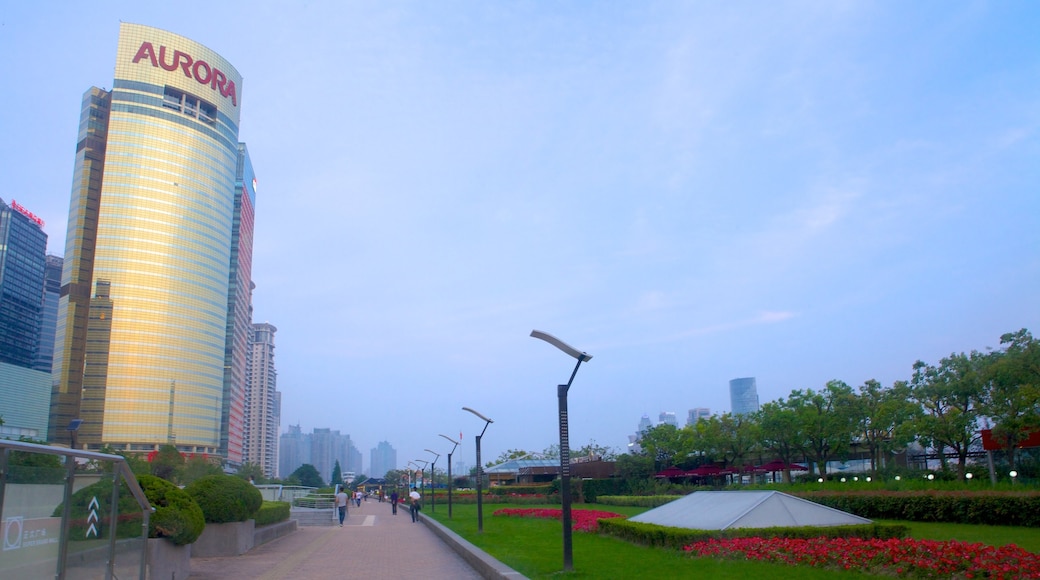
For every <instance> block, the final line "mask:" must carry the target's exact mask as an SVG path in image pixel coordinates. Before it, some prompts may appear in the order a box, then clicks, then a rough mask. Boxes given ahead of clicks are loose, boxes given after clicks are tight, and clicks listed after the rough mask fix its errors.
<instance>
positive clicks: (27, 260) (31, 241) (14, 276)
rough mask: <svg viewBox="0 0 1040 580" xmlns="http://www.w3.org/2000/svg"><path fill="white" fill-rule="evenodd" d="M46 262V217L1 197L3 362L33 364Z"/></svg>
mask: <svg viewBox="0 0 1040 580" xmlns="http://www.w3.org/2000/svg"><path fill="white" fill-rule="evenodd" d="M46 263H47V234H45V233H44V232H43V220H41V219H40V218H38V217H36V216H35V215H34V214H33V213H32V212H30V211H29V210H27V209H25V208H24V207H22V206H21V205H20V204H19V203H18V202H17V201H12V202H11V204H10V205H8V204H7V203H5V202H4V200H3V199H0V362H3V363H8V364H12V365H15V366H19V367H23V368H34V365H35V363H36V355H37V351H38V350H39V347H40V330H41V328H42V325H43V292H44V272H45V270H46ZM47 371H48V372H49V371H50V368H48V369H47Z"/></svg>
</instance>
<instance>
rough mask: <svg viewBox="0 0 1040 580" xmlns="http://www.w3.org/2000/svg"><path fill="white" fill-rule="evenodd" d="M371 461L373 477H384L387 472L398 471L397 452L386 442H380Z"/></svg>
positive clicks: (371, 474) (371, 456) (373, 452)
mask: <svg viewBox="0 0 1040 580" xmlns="http://www.w3.org/2000/svg"><path fill="white" fill-rule="evenodd" d="M369 457H370V459H371V461H370V465H371V469H370V471H371V473H369V474H368V475H369V476H371V477H383V476H384V475H386V472H387V471H390V470H391V469H397V450H396V449H394V448H393V447H391V446H390V443H388V442H386V441H380V442H379V445H376V446H375V447H374V448H372V453H371V454H370V455H369Z"/></svg>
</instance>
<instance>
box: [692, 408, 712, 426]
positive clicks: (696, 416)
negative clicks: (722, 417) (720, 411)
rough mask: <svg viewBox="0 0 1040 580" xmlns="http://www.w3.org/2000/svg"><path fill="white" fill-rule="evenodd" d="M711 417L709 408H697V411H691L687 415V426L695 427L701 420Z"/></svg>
mask: <svg viewBox="0 0 1040 580" xmlns="http://www.w3.org/2000/svg"><path fill="white" fill-rule="evenodd" d="M709 417H711V409H709V408H707V407H697V408H696V409H690V410H689V412H688V413H687V415H686V424H687V425H693V424H694V423H696V422H697V421H700V420H701V419H707V418H709Z"/></svg>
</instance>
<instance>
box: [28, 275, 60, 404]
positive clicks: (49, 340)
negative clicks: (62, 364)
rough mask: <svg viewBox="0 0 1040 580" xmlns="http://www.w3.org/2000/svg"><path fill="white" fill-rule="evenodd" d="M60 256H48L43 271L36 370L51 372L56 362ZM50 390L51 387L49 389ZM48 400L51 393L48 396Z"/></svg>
mask: <svg viewBox="0 0 1040 580" xmlns="http://www.w3.org/2000/svg"><path fill="white" fill-rule="evenodd" d="M62 262H64V260H62V259H61V257H60V256H47V265H46V266H45V268H44V273H43V321H42V324H41V325H40V343H39V348H38V349H37V350H36V363H35V364H34V365H33V366H34V367H35V368H36V370H38V371H43V372H45V373H47V374H48V375H50V374H51V365H52V364H53V362H54V332H55V330H56V329H57V327H58V298H59V297H60V296H61V264H62ZM48 391H49V389H48ZM47 399H48V401H49V400H50V395H49V394H48V396H47Z"/></svg>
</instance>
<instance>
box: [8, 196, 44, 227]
mask: <svg viewBox="0 0 1040 580" xmlns="http://www.w3.org/2000/svg"><path fill="white" fill-rule="evenodd" d="M11 208H13V209H14V210H15V211H17V212H18V213H20V214H22V215H24V216H25V217H27V218H29V219H31V220H32V221H33V222H34V223H35V224H36V225H38V226H40V227H41V228H42V227H43V220H42V219H40V218H39V217H37V216H36V214H34V213H33V212H31V211H29V210H27V209H25V206H23V205H22V204H20V203H18V202H17V201H15V200H13V199H12V200H11Z"/></svg>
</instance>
